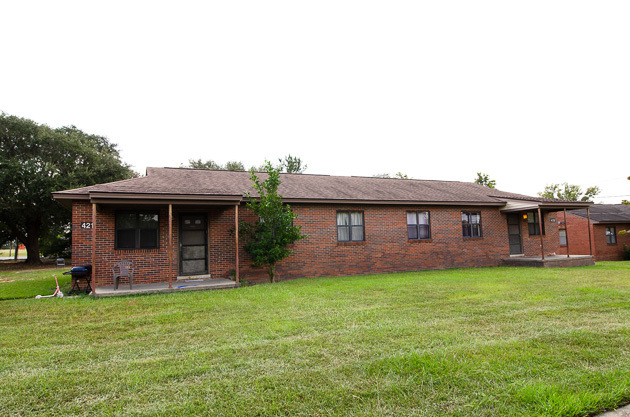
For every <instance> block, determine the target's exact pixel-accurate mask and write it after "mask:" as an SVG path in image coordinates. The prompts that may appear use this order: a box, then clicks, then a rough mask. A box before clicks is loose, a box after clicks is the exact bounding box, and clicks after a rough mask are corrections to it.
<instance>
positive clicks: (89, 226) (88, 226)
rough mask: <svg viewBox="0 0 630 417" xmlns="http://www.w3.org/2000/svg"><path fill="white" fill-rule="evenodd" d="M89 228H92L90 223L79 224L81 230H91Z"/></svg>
mask: <svg viewBox="0 0 630 417" xmlns="http://www.w3.org/2000/svg"><path fill="white" fill-rule="evenodd" d="M91 228H92V222H83V223H81V229H91Z"/></svg>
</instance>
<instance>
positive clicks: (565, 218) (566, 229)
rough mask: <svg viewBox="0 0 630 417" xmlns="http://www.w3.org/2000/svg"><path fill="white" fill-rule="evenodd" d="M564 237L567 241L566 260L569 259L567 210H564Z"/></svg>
mask: <svg viewBox="0 0 630 417" xmlns="http://www.w3.org/2000/svg"><path fill="white" fill-rule="evenodd" d="M564 237H565V239H566V240H567V258H568V257H569V225H568V224H567V208H566V207H565V208H564Z"/></svg>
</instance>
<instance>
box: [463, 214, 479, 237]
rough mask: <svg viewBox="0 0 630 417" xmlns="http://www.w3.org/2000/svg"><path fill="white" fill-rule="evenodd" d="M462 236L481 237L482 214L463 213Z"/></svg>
mask: <svg viewBox="0 0 630 417" xmlns="http://www.w3.org/2000/svg"><path fill="white" fill-rule="evenodd" d="M462 234H463V235H464V237H481V213H480V212H478V211H462Z"/></svg>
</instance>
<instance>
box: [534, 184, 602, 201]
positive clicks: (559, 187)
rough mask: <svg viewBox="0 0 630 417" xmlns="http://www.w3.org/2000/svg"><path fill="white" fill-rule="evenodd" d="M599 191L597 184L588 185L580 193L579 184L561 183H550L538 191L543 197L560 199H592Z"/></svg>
mask: <svg viewBox="0 0 630 417" xmlns="http://www.w3.org/2000/svg"><path fill="white" fill-rule="evenodd" d="M600 192H601V190H600V188H599V187H597V186H594V187H588V188H587V189H586V192H585V193H584V194H582V188H581V187H580V186H579V185H575V184H569V183H566V182H565V183H563V184H551V185H547V186H546V187H545V190H544V191H543V192H541V193H538V195H539V196H541V197H544V198H559V199H561V200H570V201H593V199H594V198H595V196H596V195H597V194H599V193H600Z"/></svg>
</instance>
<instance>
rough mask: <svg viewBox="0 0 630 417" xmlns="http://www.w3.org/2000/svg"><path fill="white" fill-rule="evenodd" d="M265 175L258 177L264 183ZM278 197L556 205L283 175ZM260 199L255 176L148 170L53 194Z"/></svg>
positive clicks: (474, 188) (436, 186) (440, 185)
mask: <svg viewBox="0 0 630 417" xmlns="http://www.w3.org/2000/svg"><path fill="white" fill-rule="evenodd" d="M265 175H266V174H264V173H263V174H259V176H261V177H263V178H264V176H265ZM280 176H281V181H282V183H281V185H280V188H279V193H280V194H281V195H282V196H283V198H284V199H285V200H287V201H296V200H297V201H300V200H308V201H322V202H325V201H344V202H353V201H356V202H426V203H460V204H461V203H470V204H482V205H485V204H488V205H497V206H500V205H502V204H504V202H505V199H519V200H528V201H537V202H542V201H545V200H547V201H554V202H559V200H552V199H541V198H537V197H529V196H525V195H521V194H514V193H508V192H503V191H500V190H496V189H491V188H488V187H484V186H481V185H478V184H474V183H470V182H457V181H434V180H415V179H391V178H374V177H341V176H330V175H309V174H280ZM246 192H249V193H251V194H252V195H254V196H255V195H256V193H255V192H254V189H253V188H252V186H251V181H250V174H249V173H248V172H242V171H240V172H239V171H214V170H204V169H188V168H149V169H147V176H146V177H141V178H133V179H129V180H124V181H117V182H112V183H107V184H98V185H93V186H90V187H83V188H77V189H73V190H66V191H60V192H57V193H54V197H55V198H57V199H72V198H81V197H83V198H86V197H88V196H89V195H90V193H99V194H101V193H104V194H112V195H113V194H143V195H144V196H145V197H146V195H151V196H154V197H155V198H160V197H159V196H160V195H163V196H164V195H170V196H173V195H176V196H204V197H209V196H210V197H211V196H234V197H238V198H240V197H243V196H244V195H245V193H246Z"/></svg>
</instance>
